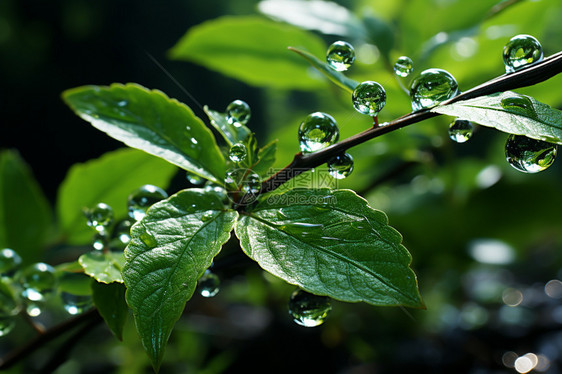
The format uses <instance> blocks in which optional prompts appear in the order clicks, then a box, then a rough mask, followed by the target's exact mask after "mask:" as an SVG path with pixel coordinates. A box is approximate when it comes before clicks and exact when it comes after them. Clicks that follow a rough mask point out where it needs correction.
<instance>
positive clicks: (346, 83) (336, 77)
mask: <svg viewBox="0 0 562 374" xmlns="http://www.w3.org/2000/svg"><path fill="white" fill-rule="evenodd" d="M289 49H290V50H291V51H293V52H296V53H298V54H299V55H301V56H302V57H304V58H305V59H306V60H307V61H308V62H309V63H310V64H311V65H312V66H314V68H316V70H318V71H319V72H321V73H322V74H324V75H325V76H326V77H328V78H329V79H330V80H331V81H332V82H334V83H335V84H336V85H337V86H339V87H341V88H343V89H344V90H346V91H348V92H349V93H353V90H354V89H355V87H356V86H357V85H358V84H359V83H357V82H356V81H354V80H353V79H350V78H348V77H346V76H345V75H343V74H342V73H340V72H339V71H336V70H334V69H332V68H331V67H330V65H328V64H327V63H325V62H323V61H320V60H319V59H318V58H316V56H314V55H313V54H312V53H310V52H307V51H303V50H300V49H297V48H294V47H289Z"/></svg>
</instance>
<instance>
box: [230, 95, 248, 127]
mask: <svg viewBox="0 0 562 374" xmlns="http://www.w3.org/2000/svg"><path fill="white" fill-rule="evenodd" d="M251 114H252V112H251V110H250V106H249V105H248V104H247V103H246V102H245V101H242V100H234V101H233V102H231V103H230V104H228V106H227V107H226V120H227V121H228V123H230V124H231V125H235V126H236V125H238V126H240V125H245V124H247V123H248V121H249V120H250V117H251Z"/></svg>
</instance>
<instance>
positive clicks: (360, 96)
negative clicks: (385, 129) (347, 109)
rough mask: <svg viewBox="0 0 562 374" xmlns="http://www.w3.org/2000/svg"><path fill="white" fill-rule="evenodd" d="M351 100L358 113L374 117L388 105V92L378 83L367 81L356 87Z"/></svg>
mask: <svg viewBox="0 0 562 374" xmlns="http://www.w3.org/2000/svg"><path fill="white" fill-rule="evenodd" d="M351 99H352V101H353V107H354V108H355V110H356V111H358V112H359V113H361V114H367V115H369V116H372V117H374V116H376V115H377V114H379V112H380V111H381V110H382V108H384V105H385V104H386V92H385V90H384V88H383V86H381V85H380V84H378V83H377V82H373V81H365V82H362V83H359V84H358V85H357V87H355V89H354V90H353V94H352V95H351Z"/></svg>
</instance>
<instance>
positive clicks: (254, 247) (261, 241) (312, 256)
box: [235, 189, 423, 308]
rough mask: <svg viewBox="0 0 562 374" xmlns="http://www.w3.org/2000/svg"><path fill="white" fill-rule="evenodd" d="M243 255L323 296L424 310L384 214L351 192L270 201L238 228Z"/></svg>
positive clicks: (293, 194)
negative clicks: (421, 308)
mask: <svg viewBox="0 0 562 374" xmlns="http://www.w3.org/2000/svg"><path fill="white" fill-rule="evenodd" d="M235 231H236V235H237V236H238V238H239V239H240V242H241V245H242V249H243V250H244V252H245V253H246V254H247V255H248V256H249V257H251V258H252V259H254V260H255V261H257V262H258V263H259V265H260V266H261V267H262V268H264V269H265V270H267V271H268V272H270V273H272V274H274V275H276V276H278V277H279V278H282V279H284V280H285V281H287V282H289V283H291V284H295V285H297V286H299V287H301V288H302V289H304V290H306V291H309V292H312V293H314V294H317V295H326V296H330V297H332V298H334V299H338V300H342V301H348V302H357V301H365V302H367V303H369V304H374V305H405V306H409V307H416V308H420V307H423V302H422V300H421V297H420V295H419V292H418V288H417V281H416V276H415V274H414V272H413V271H412V269H410V267H409V265H410V263H411V261H412V258H411V256H410V254H409V253H408V251H407V250H406V248H404V246H403V245H402V244H400V243H401V241H402V236H401V235H400V234H399V233H398V232H397V231H396V230H395V229H393V228H392V227H390V226H388V219H387V217H386V215H385V214H384V213H383V212H381V211H378V210H375V209H373V208H371V207H370V206H369V205H368V204H367V201H365V200H364V199H363V198H361V197H359V196H357V195H356V194H355V193H354V192H353V191H350V190H330V189H318V190H310V189H309V190H302V189H299V190H291V191H288V192H286V193H284V194H279V195H269V196H268V197H267V199H265V200H263V201H262V202H261V203H259V204H258V205H257V206H256V207H255V209H254V210H252V211H251V212H249V213H246V214H245V215H243V216H242V217H241V219H240V220H239V221H238V222H237V224H236V228H235Z"/></svg>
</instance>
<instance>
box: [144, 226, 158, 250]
mask: <svg viewBox="0 0 562 374" xmlns="http://www.w3.org/2000/svg"><path fill="white" fill-rule="evenodd" d="M141 224H142V223H141ZM143 228H144V231H143V232H142V233H141V234H140V240H142V242H143V243H144V244H145V245H146V246H147V247H148V248H154V247H156V245H157V244H158V242H157V241H156V238H155V237H154V234H152V233H151V232H150V231H149V230H148V229H147V228H146V226H144V225H143Z"/></svg>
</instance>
